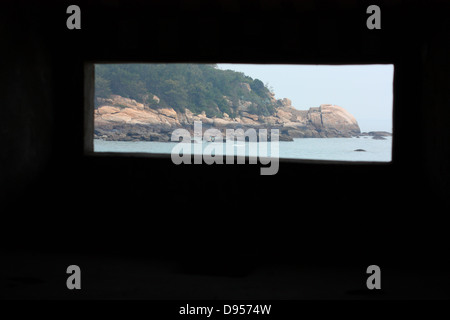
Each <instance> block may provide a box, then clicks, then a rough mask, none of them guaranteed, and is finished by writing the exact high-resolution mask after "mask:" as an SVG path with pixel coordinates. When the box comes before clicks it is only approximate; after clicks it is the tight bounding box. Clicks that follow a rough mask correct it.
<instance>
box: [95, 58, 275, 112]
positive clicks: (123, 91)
mask: <svg viewBox="0 0 450 320" xmlns="http://www.w3.org/2000/svg"><path fill="white" fill-rule="evenodd" d="M95 72H96V76H95V96H96V98H108V97H110V96H111V95H119V96H122V97H124V98H130V99H134V100H136V101H138V102H140V103H143V104H144V105H146V106H147V107H149V108H153V109H158V108H173V109H174V110H175V111H177V112H184V111H185V110H186V109H188V110H190V111H191V112H193V113H194V114H200V113H202V112H205V114H206V116H208V117H217V118H222V117H223V116H224V113H225V114H227V115H228V116H230V117H231V118H235V117H237V116H239V111H240V110H242V108H241V107H242V102H243V101H245V102H246V105H245V111H247V112H249V113H251V114H255V115H259V116H270V115H272V114H274V112H275V111H276V108H277V102H276V100H275V99H274V98H273V93H271V91H270V90H269V88H268V87H267V85H265V84H264V83H263V82H262V81H261V80H259V79H252V78H251V77H249V76H246V75H245V74H244V73H241V72H236V71H231V70H221V69H218V67H217V65H213V64H98V65H96V67H95ZM96 100H98V99H96Z"/></svg>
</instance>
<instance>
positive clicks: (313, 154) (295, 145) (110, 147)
mask: <svg viewBox="0 0 450 320" xmlns="http://www.w3.org/2000/svg"><path fill="white" fill-rule="evenodd" d="M176 145H178V143H175V142H149V141H136V142H129V141H103V140H94V151H95V152H134V153H135V152H139V153H141V152H143V153H168V154H170V153H171V151H172V148H173V147H174V146H176ZM194 145H196V144H186V147H187V148H189V147H190V148H192V149H191V150H193V148H194ZM225 145H226V143H218V142H214V143H211V142H210V143H202V150H205V148H209V149H210V148H214V150H215V152H214V153H213V154H215V155H219V154H224V153H225V152H224V151H225ZM198 147H199V146H198ZM244 147H245V148H244ZM252 147H254V148H257V147H258V143H257V142H255V143H249V142H246V143H245V144H244V143H243V142H235V143H234V150H235V151H234V154H235V155H244V154H245V155H249V154H250V155H258V153H254V152H252V150H251V149H252ZM268 149H269V156H270V146H269V148H268ZM356 149H363V150H365V152H358V151H355V150H356ZM185 150H186V149H185ZM207 151H208V152H207V154H211V151H209V150H207ZM391 152H392V137H386V140H375V139H372V137H360V138H307V139H294V141H280V142H279V157H280V158H284V159H308V160H310V159H312V160H341V161H379V162H389V161H391ZM192 153H193V151H192Z"/></svg>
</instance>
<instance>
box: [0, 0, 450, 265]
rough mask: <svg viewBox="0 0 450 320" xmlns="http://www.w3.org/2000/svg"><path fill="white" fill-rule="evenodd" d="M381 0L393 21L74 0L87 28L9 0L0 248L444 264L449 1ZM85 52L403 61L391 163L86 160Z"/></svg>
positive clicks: (59, 13) (335, 9)
mask: <svg viewBox="0 0 450 320" xmlns="http://www.w3.org/2000/svg"><path fill="white" fill-rule="evenodd" d="M377 3H378V4H379V5H380V6H381V8H382V29H381V30H372V31H371V30H367V28H366V19H367V14H366V13H365V11H366V8H367V6H368V5H370V4H372V3H371V2H370V3H369V2H366V1H358V2H356V1H302V2H299V3H297V2H295V1H262V0H261V1H250V2H241V1H239V2H238V1H216V2H211V1H197V2H195V3H194V4H191V3H190V2H189V4H187V3H185V2H184V1H152V2H151V3H150V4H149V3H147V2H144V1H79V2H77V4H79V5H80V7H81V11H82V29H81V30H67V29H66V18H67V16H68V15H67V14H66V13H65V12H66V8H67V6H68V5H69V4H72V3H69V2H64V1H58V2H54V3H52V2H45V1H44V2H40V3H39V4H37V3H31V2H30V3H28V2H14V3H13V2H11V3H10V6H9V7H8V10H2V16H1V20H0V21H1V22H2V23H1V25H0V26H1V29H0V31H1V34H2V42H3V43H2V53H1V55H2V59H1V62H0V63H1V65H0V66H1V73H0V79H1V80H0V88H1V95H0V107H1V109H0V110H1V111H0V124H1V125H0V128H1V137H0V139H1V140H0V141H1V144H0V145H1V146H2V153H1V156H0V159H1V162H0V165H1V167H0V174H1V190H2V197H3V198H4V199H3V200H2V219H3V221H2V225H4V226H7V229H8V233H4V234H2V244H1V246H2V247H3V248H5V249H9V250H16V249H28V250H50V251H56V252H62V251H80V252H86V251H93V252H105V251H108V252H125V253H128V252H131V253H135V254H150V255H152V254H154V255H166V256H170V257H186V256H189V255H188V254H187V253H186V251H185V249H186V250H187V249H190V250H193V251H191V252H190V253H189V254H192V255H193V256H202V255H203V256H204V255H205V253H206V252H209V254H212V255H213V256H214V257H216V258H217V259H218V261H223V259H224V255H223V252H233V250H234V252H236V250H237V249H243V250H241V252H242V253H239V254H238V257H239V258H240V259H241V258H245V259H247V258H248V259H250V258H251V259H254V258H255V257H259V259H272V260H274V261H277V259H284V260H301V261H307V262H308V263H336V264H338V263H356V264H361V265H365V264H366V262H368V261H373V260H377V261H384V262H385V263H393V264H394V263H397V264H405V263H406V264H407V263H411V262H414V263H416V262H417V263H419V262H420V263H424V264H436V265H437V264H439V263H443V262H448V258H447V257H446V256H445V254H444V252H446V250H447V249H448V247H447V244H446V243H448V240H449V239H448V233H447V232H446V229H445V225H444V223H443V221H444V212H445V210H446V209H448V207H449V206H448V198H447V196H448V193H449V184H448V182H449V171H448V166H449V165H448V163H449V153H448V151H449V143H448V141H449V127H448V125H447V119H448V116H449V105H450V104H449V98H450V91H449V90H448V89H447V88H448V85H449V82H450V81H449V80H450V79H449V72H448V71H449V61H448V57H449V47H448V41H447V39H448V27H449V25H448V19H446V18H445V16H444V13H445V12H446V10H448V5H447V4H445V3H444V2H440V1H427V2H425V1H416V2H408V4H407V5H406V4H405V3H404V2H400V1H381V2H377ZM90 61H91V62H92V61H103V62H107V61H110V62H119V61H139V62H145V61H148V62H152V61H153V62H155V61H177V62H182V61H195V62H268V63H269V62H270V63H333V64H346V63H394V64H395V92H394V94H395V101H394V103H395V110H394V131H395V135H394V154H393V156H394V161H393V162H392V163H391V164H389V165H382V166H373V165H364V166H353V165H331V164H330V165H321V164H295V163H281V166H280V170H279V173H278V174H277V175H276V176H272V177H262V176H260V175H259V168H258V167H257V166H249V165H246V166H211V167H208V166H206V165H201V166H181V167H180V166H175V165H173V164H172V163H171V162H170V160H164V159H147V158H130V157H92V156H85V155H84V153H83V150H84V147H83V132H84V131H83V130H84V124H83V119H84V116H83V112H84V111H83V110H84V109H83V101H84V100H83V79H84V77H83V67H84V63H86V62H90ZM211 186H214V187H215V188H216V189H217V190H220V195H219V196H217V198H214V199H211V198H210V197H209V196H208V194H209V192H208V190H210V188H211ZM211 252H214V253H211ZM263 257H264V258H263Z"/></svg>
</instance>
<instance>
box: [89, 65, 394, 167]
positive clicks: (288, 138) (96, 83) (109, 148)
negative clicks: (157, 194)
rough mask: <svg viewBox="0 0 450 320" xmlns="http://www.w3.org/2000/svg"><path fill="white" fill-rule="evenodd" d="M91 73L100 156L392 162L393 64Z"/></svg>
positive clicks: (93, 144) (92, 125)
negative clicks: (229, 157)
mask: <svg viewBox="0 0 450 320" xmlns="http://www.w3.org/2000/svg"><path fill="white" fill-rule="evenodd" d="M87 69H89V70H90V73H89V75H88V76H87V78H86V79H87V80H86V81H87V86H86V104H87V105H89V107H88V108H87V111H86V113H87V114H86V121H87V126H86V127H87V131H88V132H87V134H86V141H85V142H86V145H87V149H88V151H91V152H92V151H93V152H94V154H105V153H107V154H110V153H114V154H140V155H147V156H157V155H158V156H160V155H165V156H170V155H172V154H176V155H177V157H181V156H182V155H193V154H195V155H200V154H201V155H202V156H203V157H205V155H207V156H210V157H212V158H214V157H223V158H226V156H243V157H249V158H252V157H256V158H258V157H259V158H264V157H269V158H273V157H277V158H279V159H285V160H294V161H295V160H328V161H344V162H350V163H365V162H368V163H373V162H376V163H389V162H391V160H392V139H393V122H392V114H393V77H394V66H393V65H392V64H370V65H369V64H368V65H282V64H222V63H218V64H197V63H167V64H162V63H145V64H144V63H140V64H138V63H126V64H122V63H121V64H91V65H89V66H88V68H87ZM89 77H91V78H89ZM92 78H93V81H92ZM89 79H91V80H89ZM172 159H173V158H172ZM223 163H225V161H224V162H223Z"/></svg>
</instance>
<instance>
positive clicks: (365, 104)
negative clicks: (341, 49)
mask: <svg viewBox="0 0 450 320" xmlns="http://www.w3.org/2000/svg"><path fill="white" fill-rule="evenodd" d="M218 66H219V68H220V69H223V70H226V69H231V70H235V71H240V72H243V73H245V74H246V75H248V76H250V77H252V78H253V79H259V80H261V81H262V82H264V83H268V84H269V87H273V91H274V93H275V98H277V99H282V98H289V99H291V100H292V105H293V106H294V107H295V108H297V109H299V110H307V109H309V108H310V107H318V106H320V105H321V104H334V105H338V106H341V107H343V108H345V109H346V110H347V111H348V112H350V113H351V114H352V115H353V116H354V117H355V118H356V120H357V121H358V124H359V126H360V128H361V131H363V132H364V131H376V130H383V131H389V132H392V102H393V100H392V99H393V92H392V90H393V75H394V66H393V65H349V66H328V65H320V66H317V65H261V64H259V65H258V64H218Z"/></svg>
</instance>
